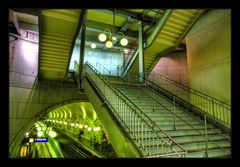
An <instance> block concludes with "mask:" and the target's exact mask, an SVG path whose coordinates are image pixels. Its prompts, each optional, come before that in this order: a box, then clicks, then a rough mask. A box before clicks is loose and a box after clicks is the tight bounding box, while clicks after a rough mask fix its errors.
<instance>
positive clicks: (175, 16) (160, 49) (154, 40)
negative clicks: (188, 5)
mask: <svg viewBox="0 0 240 167" xmlns="http://www.w3.org/2000/svg"><path fill="white" fill-rule="evenodd" d="M203 11H204V10H201V9H174V10H166V11H165V13H164V15H163V17H162V18H161V20H159V23H158V25H159V26H156V28H155V30H154V31H155V32H154V31H153V33H152V34H153V35H151V34H150V36H149V37H148V39H147V41H146V46H145V47H144V63H145V64H144V69H145V70H144V71H152V69H153V68H154V66H155V65H156V63H158V61H159V59H160V58H161V56H162V55H164V54H167V53H169V52H170V51H173V50H174V49H176V47H178V45H179V44H180V43H181V42H182V40H183V39H184V38H185V35H186V34H187V33H188V32H189V30H190V29H191V27H192V26H193V25H194V23H195V22H196V21H197V19H198V18H199V17H200V15H201V14H202V13H203ZM129 69H130V71H131V72H132V73H136V72H138V69H139V61H138V56H137V57H136V58H135V60H134V63H133V64H132V65H131V67H129Z"/></svg>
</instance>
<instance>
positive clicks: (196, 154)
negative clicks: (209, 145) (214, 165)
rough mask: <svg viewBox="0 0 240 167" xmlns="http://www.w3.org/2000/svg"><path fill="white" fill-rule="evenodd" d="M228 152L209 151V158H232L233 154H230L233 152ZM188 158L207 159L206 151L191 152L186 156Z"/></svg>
mask: <svg viewBox="0 0 240 167" xmlns="http://www.w3.org/2000/svg"><path fill="white" fill-rule="evenodd" d="M226 150H227V151H224V150H222V149H212V150H208V158H230V157H231V154H230V153H229V152H231V150H230V149H226ZM186 158H206V151H205V150H203V151H198V152H190V153H188V154H186Z"/></svg>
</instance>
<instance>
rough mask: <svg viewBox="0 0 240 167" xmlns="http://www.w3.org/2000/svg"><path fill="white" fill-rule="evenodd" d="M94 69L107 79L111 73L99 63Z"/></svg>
mask: <svg viewBox="0 0 240 167" xmlns="http://www.w3.org/2000/svg"><path fill="white" fill-rule="evenodd" d="M96 69H97V70H98V72H99V73H100V74H102V75H106V76H107V77H108V78H109V77H110V75H111V71H110V70H108V69H107V68H106V67H104V66H103V65H102V64H101V63H99V62H97V63H96Z"/></svg>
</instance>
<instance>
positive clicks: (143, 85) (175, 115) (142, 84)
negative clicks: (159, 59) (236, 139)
mask: <svg viewBox="0 0 240 167" xmlns="http://www.w3.org/2000/svg"><path fill="white" fill-rule="evenodd" d="M131 76H133V78H134V79H136V81H137V83H138V84H139V85H141V86H142V87H146V85H145V84H144V83H141V82H139V81H138V78H139V77H142V76H141V75H139V74H135V76H137V77H135V76H134V75H131ZM145 80H146V79H145ZM147 81H148V80H147ZM148 82H149V83H151V84H152V85H153V86H155V87H158V86H157V85H155V84H154V83H152V82H151V81H148ZM132 86H134V87H136V88H137V89H139V90H141V91H142V92H143V93H144V94H145V95H147V96H148V97H149V98H151V99H152V100H154V101H155V102H157V103H158V104H160V105H161V106H162V107H164V108H165V109H166V110H167V111H169V112H170V113H171V114H173V115H174V117H178V118H179V119H180V120H182V121H183V122H184V123H185V124H187V125H188V126H190V127H191V128H192V129H194V130H195V131H196V132H197V133H199V134H200V135H202V136H204V135H206V134H202V133H201V132H199V130H198V129H196V128H195V127H193V126H192V125H191V124H189V123H188V122H187V121H185V120H184V119H183V118H181V117H180V116H178V115H177V114H176V113H175V112H173V111H171V110H169V109H168V108H166V107H165V106H164V105H162V104H161V103H160V102H159V101H157V100H156V99H155V98H153V97H151V96H150V95H149V94H147V93H146V92H145V91H144V90H143V89H140V86H139V87H137V86H136V85H132ZM149 90H150V89H149ZM150 91H153V93H154V90H152V89H151V90H150ZM155 94H157V93H155ZM171 94H172V93H171ZM172 95H173V96H175V95H174V94H172ZM175 97H176V96H175ZM216 132H217V133H218V134H220V135H221V136H223V137H224V138H225V139H227V140H229V141H230V139H229V138H228V137H226V136H225V135H223V134H222V133H220V132H219V131H216ZM207 140H208V141H211V142H213V143H214V144H216V145H217V146H218V147H219V148H221V149H223V150H224V151H226V152H229V151H228V150H226V149H225V148H223V147H221V146H220V145H218V144H217V143H216V142H215V141H214V140H211V139H209V138H207Z"/></svg>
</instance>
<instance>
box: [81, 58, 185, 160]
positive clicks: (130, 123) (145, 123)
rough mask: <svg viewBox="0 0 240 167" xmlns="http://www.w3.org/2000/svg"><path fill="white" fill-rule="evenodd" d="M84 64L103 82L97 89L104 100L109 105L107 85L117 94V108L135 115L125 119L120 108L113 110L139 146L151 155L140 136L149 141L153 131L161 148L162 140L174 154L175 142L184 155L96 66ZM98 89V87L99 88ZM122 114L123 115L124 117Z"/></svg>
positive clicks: (183, 153) (183, 152) (182, 153)
mask: <svg viewBox="0 0 240 167" xmlns="http://www.w3.org/2000/svg"><path fill="white" fill-rule="evenodd" d="M85 65H87V66H88V67H89V69H91V70H92V71H93V72H94V73H95V74H96V75H97V76H98V79H100V80H101V81H102V82H103V84H104V92H101V90H99V91H100V93H101V94H103V96H104V97H105V101H107V102H108V103H109V104H110V105H111V103H110V102H109V100H108V99H106V96H105V95H104V93H105V90H106V88H105V87H106V86H107V87H108V88H110V90H111V91H112V92H113V93H114V94H115V95H116V96H117V98H118V99H117V103H118V108H119V107H125V108H123V111H122V112H126V107H127V108H128V109H129V111H128V113H126V114H129V115H130V118H132V117H134V116H135V120H132V119H130V120H127V119H126V118H127V115H126V114H125V115H124V113H121V111H120V110H121V109H120V110H118V111H116V110H115V114H116V115H117V116H118V117H120V118H121V120H122V122H123V123H125V125H127V126H126V127H127V128H128V130H129V131H130V132H131V133H132V134H133V136H134V137H135V138H136V139H137V142H138V143H139V144H140V146H141V147H142V148H143V149H144V150H145V151H146V152H147V153H148V154H149V155H150V156H151V154H150V153H149V149H148V147H147V146H144V143H143V139H142V138H141V136H142V137H146V138H147V140H148V142H149V143H151V140H152V141H154V138H153V137H152V136H150V132H152V133H154V134H155V137H156V138H159V139H161V141H162V142H161V143H160V144H159V145H161V146H162V148H163V142H164V145H165V146H167V148H170V149H171V150H172V151H174V152H175V154H176V153H177V151H176V150H175V149H174V148H172V146H173V144H175V145H177V146H178V147H179V148H180V149H181V151H179V152H178V153H179V154H181V155H185V154H186V151H185V150H183V148H182V147H181V146H180V145H179V144H177V143H176V142H175V141H174V140H173V139H172V138H171V137H170V136H168V135H167V134H166V133H165V132H164V131H163V130H162V129H160V128H159V127H157V126H155V123H154V122H152V120H151V119H150V120H149V118H148V117H146V115H145V113H143V112H142V111H141V110H139V109H138V108H137V107H136V106H135V104H133V103H132V102H131V101H129V99H127V98H126V96H125V95H124V94H122V92H120V91H119V90H118V89H116V88H115V87H113V85H112V84H111V83H110V82H109V81H108V80H107V79H106V77H105V76H103V75H102V74H100V73H99V72H98V71H97V70H96V68H94V67H93V66H92V65H91V64H89V63H88V62H86V63H85ZM85 70H86V68H85ZM88 76H89V75H88ZM90 78H91V79H94V78H92V77H91V76H90ZM95 78H96V77H95ZM92 82H94V81H93V80H92ZM99 87H100V85H99ZM99 89H100V88H99ZM129 103H130V104H129ZM119 104H120V105H119ZM111 106H112V105H111ZM112 107H113V106H112ZM129 115H128V117H129ZM123 116H125V118H124V117H123ZM136 118H137V120H136ZM124 119H125V120H124ZM139 121H141V127H139ZM136 125H137V128H138V131H137V132H135V131H134V130H135V129H134V130H132V129H133V127H135V126H136ZM143 127H144V128H148V129H150V130H151V131H147V132H148V134H147V133H143ZM139 128H141V129H142V131H139V130H140V129H139ZM156 129H157V130H158V131H157V130H156ZM160 132H162V133H163V134H164V135H165V137H167V138H168V139H169V141H170V142H171V143H169V142H167V141H166V139H165V138H164V137H163V136H162V134H161V133H160ZM144 134H145V135H144ZM139 135H140V136H139ZM143 135H144V136H143ZM146 135H148V136H146ZM159 145H157V149H158V146H159ZM151 147H152V146H151ZM153 147H154V146H153ZM167 154H169V152H168V151H167Z"/></svg>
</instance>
